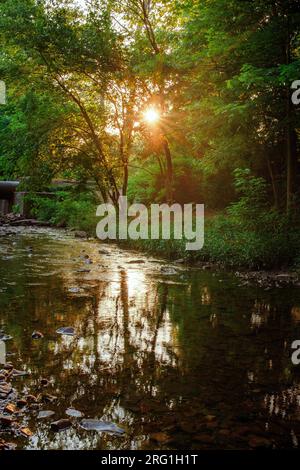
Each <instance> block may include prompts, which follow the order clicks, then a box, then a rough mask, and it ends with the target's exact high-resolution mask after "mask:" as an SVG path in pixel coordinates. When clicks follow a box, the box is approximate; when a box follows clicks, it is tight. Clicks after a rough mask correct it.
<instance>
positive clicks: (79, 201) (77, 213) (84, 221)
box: [30, 191, 97, 236]
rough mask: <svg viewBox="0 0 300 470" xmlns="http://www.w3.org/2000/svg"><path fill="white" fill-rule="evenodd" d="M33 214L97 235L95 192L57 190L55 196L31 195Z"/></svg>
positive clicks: (57, 223) (56, 223)
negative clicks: (77, 192)
mask: <svg viewBox="0 0 300 470" xmlns="http://www.w3.org/2000/svg"><path fill="white" fill-rule="evenodd" d="M30 203H31V204H32V207H33V208H32V214H33V215H34V216H35V217H37V218H38V219H39V220H42V221H48V222H50V223H52V224H54V225H60V226H65V227H67V228H70V229H76V230H83V231H85V232H87V233H88V234H90V235H92V236H95V234H96V226H97V218H96V208H97V202H96V200H95V198H94V196H93V194H91V193H88V192H83V193H79V194H76V193H74V191H72V192H57V193H55V195H54V197H53V198H46V197H39V196H31V197H30Z"/></svg>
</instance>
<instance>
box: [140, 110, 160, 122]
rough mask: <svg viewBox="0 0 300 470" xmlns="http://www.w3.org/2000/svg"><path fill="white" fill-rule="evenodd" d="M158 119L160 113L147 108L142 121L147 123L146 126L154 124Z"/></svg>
mask: <svg viewBox="0 0 300 470" xmlns="http://www.w3.org/2000/svg"><path fill="white" fill-rule="evenodd" d="M159 119H160V113H159V111H158V110H157V109H155V108H148V109H146V111H145V112H144V120H145V121H146V122H148V124H156V123H157V122H158V121H159Z"/></svg>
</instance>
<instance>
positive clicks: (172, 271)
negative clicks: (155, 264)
mask: <svg viewBox="0 0 300 470" xmlns="http://www.w3.org/2000/svg"><path fill="white" fill-rule="evenodd" d="M160 271H161V273H162V274H165V275H167V276H173V275H175V274H177V271H176V269H175V268H173V266H162V267H161V269H160Z"/></svg>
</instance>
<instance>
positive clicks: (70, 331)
mask: <svg viewBox="0 0 300 470" xmlns="http://www.w3.org/2000/svg"><path fill="white" fill-rule="evenodd" d="M56 333H57V334H59V335H67V336H75V329H74V328H73V327H72V326H63V327H61V328H58V330H56Z"/></svg>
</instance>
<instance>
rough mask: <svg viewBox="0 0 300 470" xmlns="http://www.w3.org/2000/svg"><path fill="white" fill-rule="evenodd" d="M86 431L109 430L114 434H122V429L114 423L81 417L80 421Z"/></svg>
mask: <svg viewBox="0 0 300 470" xmlns="http://www.w3.org/2000/svg"><path fill="white" fill-rule="evenodd" d="M80 425H81V427H82V428H83V429H85V430H86V431H100V432H111V433H114V434H124V432H125V431H124V429H122V428H119V426H117V425H116V424H115V423H109V422H106V421H100V420H98V419H83V420H82V421H81V423H80Z"/></svg>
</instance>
